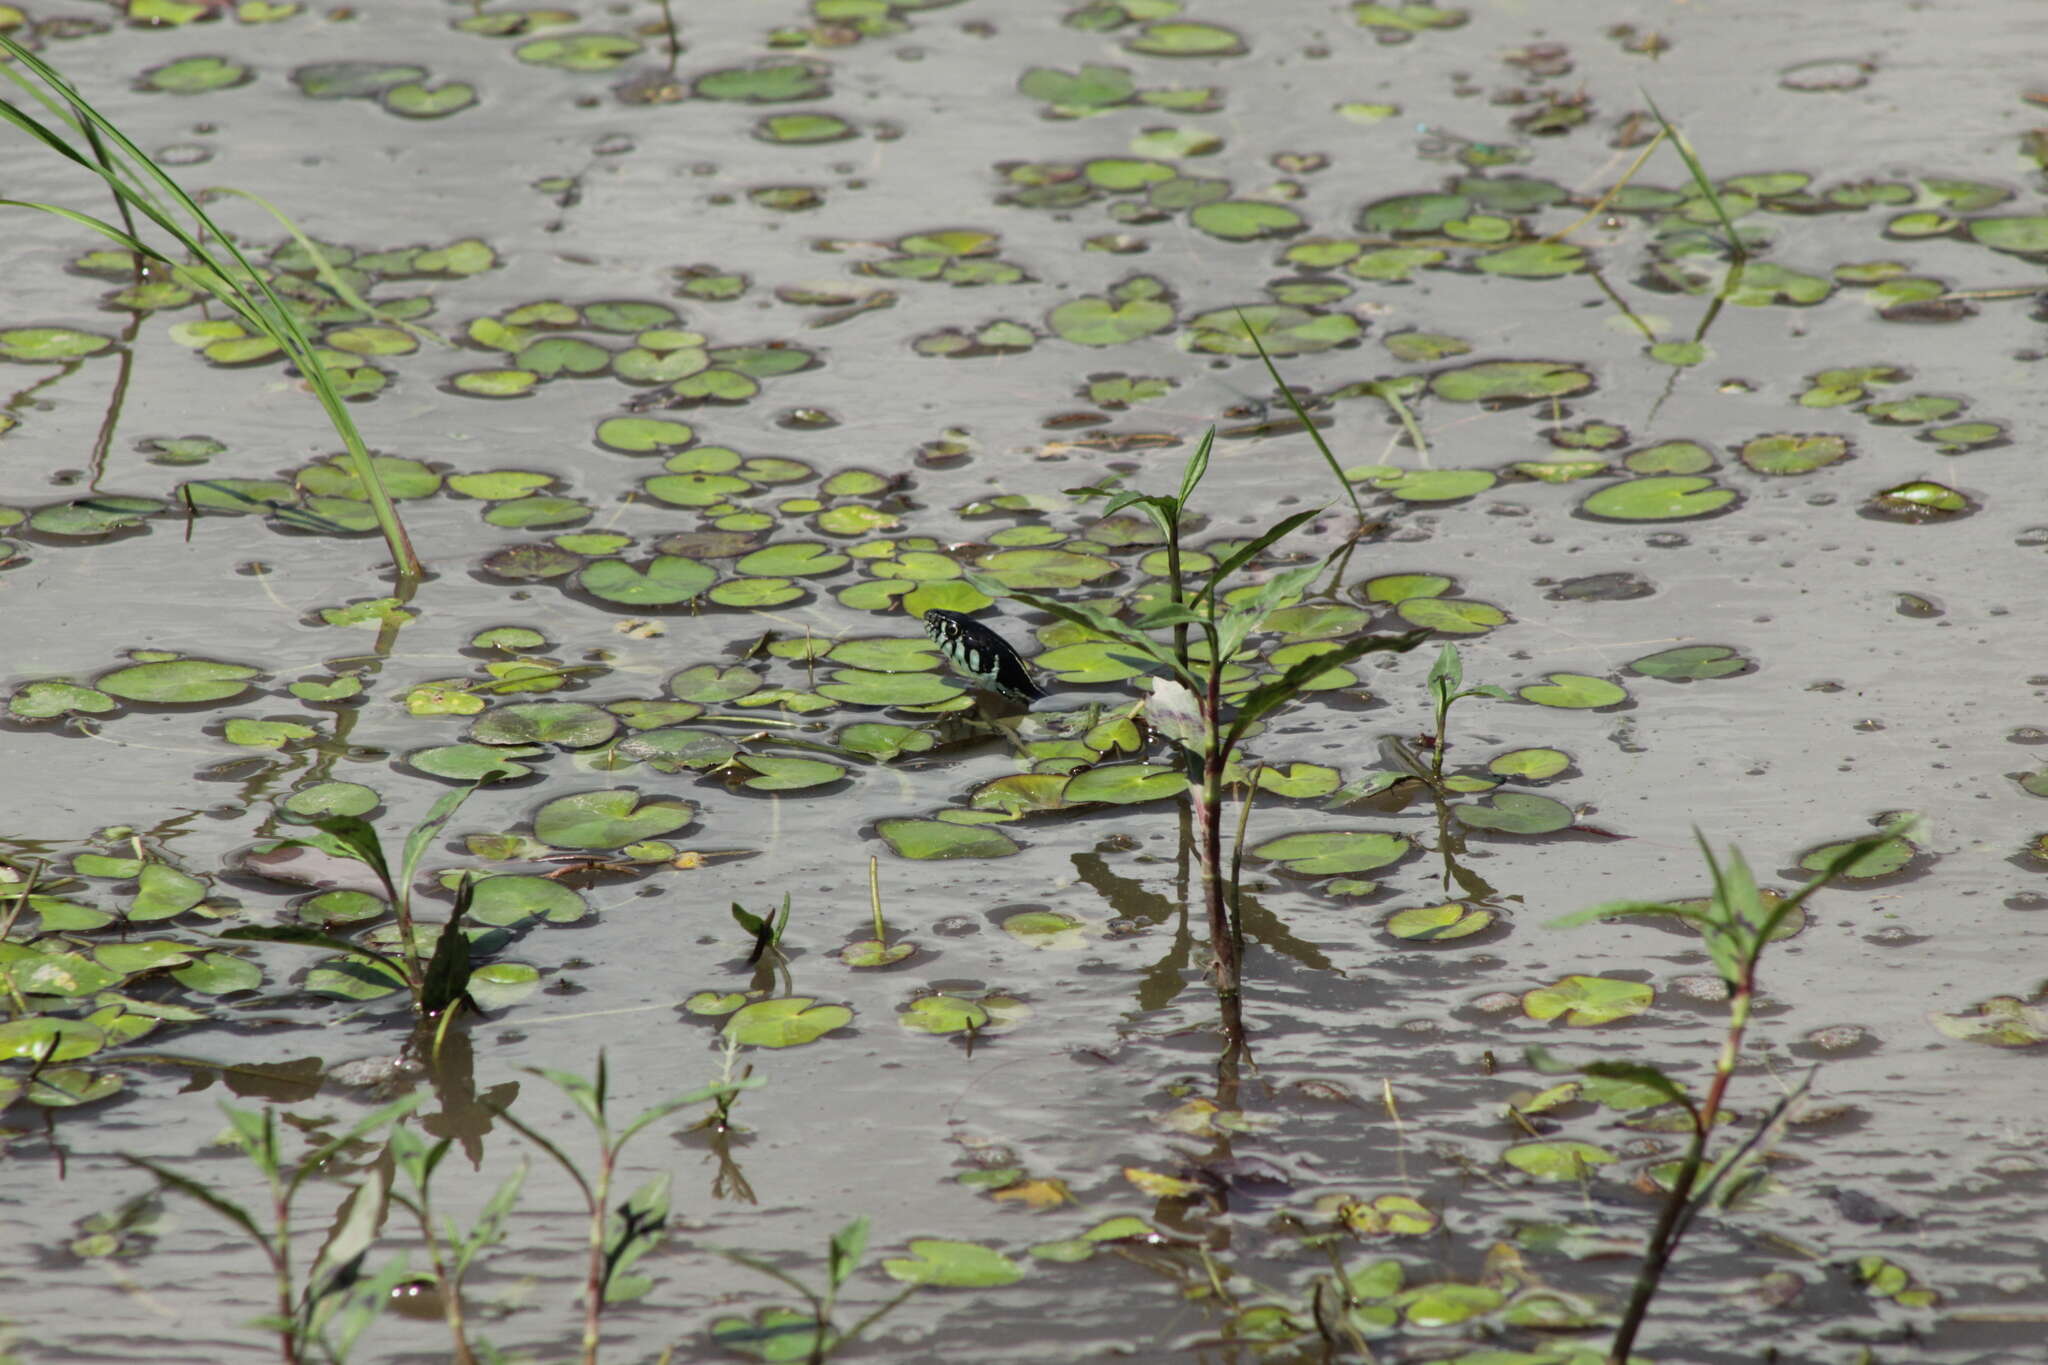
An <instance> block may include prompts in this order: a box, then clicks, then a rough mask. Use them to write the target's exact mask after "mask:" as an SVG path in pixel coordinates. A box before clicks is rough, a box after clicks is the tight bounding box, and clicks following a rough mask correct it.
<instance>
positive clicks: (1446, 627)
mask: <svg viewBox="0 0 2048 1365" xmlns="http://www.w3.org/2000/svg"><path fill="white" fill-rule="evenodd" d="M1394 610H1395V612H1396V613H1397V614H1398V615H1399V616H1400V618H1401V619H1402V620H1403V621H1406V622H1407V623H1408V624H1409V625H1411V626H1421V627H1424V628H1425V629H1428V630H1440V631H1443V632H1444V633H1445V634H1448V635H1479V634H1483V633H1484V632H1486V631H1489V630H1492V629H1493V628H1494V627H1496V626H1503V625H1506V624H1507V622H1508V614H1507V613H1506V612H1504V611H1502V610H1501V609H1500V608H1499V607H1496V606H1494V605H1493V604H1492V603H1491V602H1477V601H1473V600H1472V599H1470V598H1466V597H1411V598H1409V599H1408V600H1407V601H1405V602H1402V603H1401V604H1400V605H1398V606H1397V607H1395V608H1394Z"/></svg>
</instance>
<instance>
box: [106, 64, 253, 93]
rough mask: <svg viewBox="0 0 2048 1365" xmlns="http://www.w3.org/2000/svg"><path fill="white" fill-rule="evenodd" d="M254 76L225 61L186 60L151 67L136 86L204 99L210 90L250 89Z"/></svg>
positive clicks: (243, 68)
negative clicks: (201, 96)
mask: <svg viewBox="0 0 2048 1365" xmlns="http://www.w3.org/2000/svg"><path fill="white" fill-rule="evenodd" d="M255 79H256V76H255V73H253V72H252V71H250V70H249V68H248V67H246V66H243V65H241V64H240V63H239V62H231V61H229V60H228V59H227V58H225V57H185V58H182V59H180V60H178V61H175V62H166V63H164V64H163V65H162V66H152V67H150V68H149V69H148V70H147V71H145V72H143V73H142V78H141V79H140V80H138V81H137V82H136V83H135V84H136V87H137V88H138V89H142V90H155V91H159V92H161V93H163V94H167V95H202V94H205V93H206V92H207V91H209V90H228V89H231V88H233V87H234V86H237V85H247V84H248V83H249V82H250V81H253V80H255Z"/></svg>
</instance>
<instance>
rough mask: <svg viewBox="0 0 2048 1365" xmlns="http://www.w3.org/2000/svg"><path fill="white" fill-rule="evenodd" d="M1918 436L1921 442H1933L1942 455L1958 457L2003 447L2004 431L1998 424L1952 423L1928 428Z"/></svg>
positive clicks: (2001, 425) (2002, 426)
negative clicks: (1984, 448) (1967, 453)
mask: <svg viewBox="0 0 2048 1365" xmlns="http://www.w3.org/2000/svg"><path fill="white" fill-rule="evenodd" d="M1919 436H1920V439H1921V440H1923V441H1931V442H1933V443H1934V446H1935V448H1936V449H1937V450H1939V451H1940V452H1941V453H1942V454H1944V455H1960V454H1962V453H1963V452H1964V451H1966V450H1977V449H1981V448H1983V447H1985V446H1996V445H2004V444H2005V441H2006V430H2005V426H2004V424H2002V423H1999V422H1952V423H1950V424H1948V425H1946V426H1939V427H1929V428H1928V429H1927V430H1926V431H1923V432H1920V433H1919Z"/></svg>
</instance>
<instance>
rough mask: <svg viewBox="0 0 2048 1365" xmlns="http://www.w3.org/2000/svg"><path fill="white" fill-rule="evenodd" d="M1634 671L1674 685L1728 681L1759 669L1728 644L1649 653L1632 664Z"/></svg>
mask: <svg viewBox="0 0 2048 1365" xmlns="http://www.w3.org/2000/svg"><path fill="white" fill-rule="evenodd" d="M1628 667H1629V669H1630V670H1631V671H1632V672H1636V673H1641V674H1644V675H1646V676H1648V677H1652V678H1664V679H1666V680H1668V681H1670V682H1693V681H1695V680H1697V679H1700V678H1728V677H1733V676H1734V675H1736V674H1738V673H1747V672H1749V671H1750V670H1752V669H1753V668H1755V667H1756V664H1755V662H1754V661H1753V660H1750V659H1747V658H1744V657H1743V656H1742V655H1741V654H1739V653H1737V652H1736V651H1735V650H1734V649H1732V648H1730V647H1729V646H1727V645H1680V646H1678V647H1677V648H1676V649H1666V650H1660V651H1658V652H1657V653H1655V654H1646V655H1644V656H1643V657H1642V658H1640V659H1636V660H1634V661H1632V662H1631V663H1630V664H1629V665H1628Z"/></svg>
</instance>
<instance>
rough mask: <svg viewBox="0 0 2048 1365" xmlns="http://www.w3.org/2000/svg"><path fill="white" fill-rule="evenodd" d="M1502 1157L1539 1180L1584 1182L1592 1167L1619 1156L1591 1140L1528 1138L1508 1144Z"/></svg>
mask: <svg viewBox="0 0 2048 1365" xmlns="http://www.w3.org/2000/svg"><path fill="white" fill-rule="evenodd" d="M1501 1160H1503V1161H1505V1162H1507V1163H1508V1165H1510V1166H1513V1167H1514V1168H1515V1169H1516V1170H1518V1171H1520V1172H1522V1173H1523V1174H1524V1175H1527V1176H1532V1177H1534V1178H1535V1179H1537V1180H1546V1181H1572V1182H1574V1183H1578V1184H1583V1183H1584V1182H1585V1179H1586V1173H1587V1172H1588V1171H1589V1170H1591V1169H1592V1168H1593V1167H1595V1166H1606V1165H1609V1164H1611V1163H1612V1162H1613V1161H1615V1160H1616V1158H1615V1155H1614V1153H1612V1152H1610V1151H1608V1150H1607V1149H1606V1148H1604V1147H1595V1146H1594V1145H1593V1144H1592V1143H1590V1142H1524V1143H1520V1144H1518V1145H1516V1146H1513V1147H1510V1148H1508V1149H1507V1151H1505V1152H1503V1153H1502V1154H1501Z"/></svg>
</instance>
